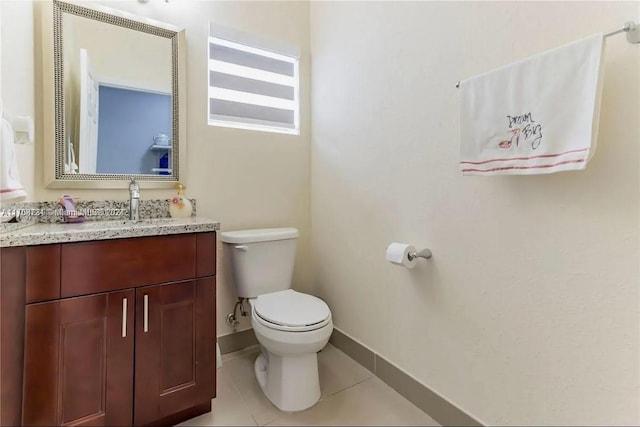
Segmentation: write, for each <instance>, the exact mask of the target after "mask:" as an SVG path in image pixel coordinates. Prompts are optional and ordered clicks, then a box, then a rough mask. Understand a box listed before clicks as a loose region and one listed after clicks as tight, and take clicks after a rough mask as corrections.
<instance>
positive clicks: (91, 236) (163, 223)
mask: <svg viewBox="0 0 640 427" xmlns="http://www.w3.org/2000/svg"><path fill="white" fill-rule="evenodd" d="M7 225H15V227H8V228H6V229H5V230H3V231H2V232H1V233H0V247H3V248H5V247H11V246H29V245H47V244H53V243H68V242H83V241H90V240H107V239H126V238H129V237H143V236H161V235H167V234H182V233H201V232H207V231H217V230H219V229H220V223H219V222H218V221H213V220H211V219H207V218H202V217H197V216H195V217H189V218H150V219H144V220H139V221H133V220H128V219H126V220H122V219H120V220H110V221H85V222H83V223H80V224H65V223H35V224H28V225H23V224H7Z"/></svg>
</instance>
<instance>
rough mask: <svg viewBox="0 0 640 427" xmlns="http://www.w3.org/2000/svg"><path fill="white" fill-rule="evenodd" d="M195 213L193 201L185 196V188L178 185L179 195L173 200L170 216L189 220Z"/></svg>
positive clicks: (170, 205)
mask: <svg viewBox="0 0 640 427" xmlns="http://www.w3.org/2000/svg"><path fill="white" fill-rule="evenodd" d="M191 212H193V206H191V201H190V200H189V199H187V198H186V197H185V195H184V186H183V185H182V184H180V183H178V195H177V196H175V197H173V198H172V199H171V203H170V204H169V214H170V215H171V218H188V217H190V216H191Z"/></svg>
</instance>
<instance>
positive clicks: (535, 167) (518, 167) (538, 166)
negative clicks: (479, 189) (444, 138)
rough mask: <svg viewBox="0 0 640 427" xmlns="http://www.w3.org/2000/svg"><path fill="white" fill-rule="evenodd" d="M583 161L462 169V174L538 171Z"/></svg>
mask: <svg viewBox="0 0 640 427" xmlns="http://www.w3.org/2000/svg"><path fill="white" fill-rule="evenodd" d="M584 161H585V160H584V159H576V160H566V161H564V162H559V163H554V164H552V165H536V166H505V167H501V168H493V169H462V172H495V171H504V170H511V169H539V168H552V167H554V166H560V165H564V164H567V163H582V162H584Z"/></svg>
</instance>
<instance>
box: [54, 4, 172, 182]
mask: <svg viewBox="0 0 640 427" xmlns="http://www.w3.org/2000/svg"><path fill="white" fill-rule="evenodd" d="M62 35H63V40H64V42H63V49H62V50H63V52H62V58H63V67H64V69H63V73H62V74H63V76H64V109H65V111H64V125H65V127H64V129H65V132H64V142H65V150H64V173H65V174H142V175H146V174H152V175H171V174H172V169H171V165H172V161H171V156H172V151H173V149H174V146H177V145H175V144H173V143H172V142H173V141H172V135H173V129H172V117H173V116H172V57H171V53H172V48H171V40H170V39H168V38H165V37H159V36H157V35H153V34H148V33H145V32H142V31H136V30H134V29H129V28H124V27H120V26H117V25H112V24H109V23H105V22H101V21H96V20H93V19H89V18H86V17H83V16H78V15H73V14H70V13H63V15H62Z"/></svg>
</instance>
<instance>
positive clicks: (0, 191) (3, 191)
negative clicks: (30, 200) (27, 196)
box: [0, 187, 24, 193]
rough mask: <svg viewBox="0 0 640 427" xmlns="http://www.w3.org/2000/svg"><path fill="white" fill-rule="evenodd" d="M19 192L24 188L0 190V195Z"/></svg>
mask: <svg viewBox="0 0 640 427" xmlns="http://www.w3.org/2000/svg"><path fill="white" fill-rule="evenodd" d="M20 190H24V187H20V188H5V189H4V190H0V193H10V192H12V191H20Z"/></svg>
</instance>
